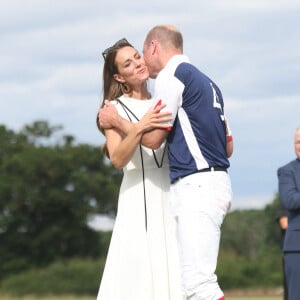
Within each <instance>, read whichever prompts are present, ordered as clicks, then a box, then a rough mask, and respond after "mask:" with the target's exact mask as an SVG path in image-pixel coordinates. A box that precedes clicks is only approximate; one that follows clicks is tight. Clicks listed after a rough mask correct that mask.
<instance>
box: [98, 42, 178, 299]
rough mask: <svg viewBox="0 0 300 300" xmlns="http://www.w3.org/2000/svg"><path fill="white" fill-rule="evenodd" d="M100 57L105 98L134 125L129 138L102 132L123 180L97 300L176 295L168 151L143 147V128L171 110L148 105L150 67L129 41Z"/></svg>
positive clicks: (158, 122)
mask: <svg viewBox="0 0 300 300" xmlns="http://www.w3.org/2000/svg"><path fill="white" fill-rule="evenodd" d="M103 57H104V59H105V64H104V69H103V90H104V93H103V94H104V95H103V99H108V100H110V101H113V102H112V103H114V104H115V105H116V108H117V110H118V112H119V114H120V115H121V116H123V117H124V118H127V119H128V120H130V121H131V122H132V123H133V125H132V126H131V128H130V131H129V132H128V134H127V135H126V136H124V134H123V133H121V132H120V131H118V130H116V129H115V128H111V129H105V131H104V134H105V137H106V145H105V147H106V152H107V155H108V157H109V158H110V160H111V162H112V164H113V165H114V166H115V167H116V168H122V169H123V180H122V184H121V187H120V194H119V200H118V211H117V216H116V220H115V225H114V229H113V234H112V238H111V242H110V246H109V251H108V255H107V260H106V264H105V268H104V272H103V275H102V279H101V284H100V288H99V292H98V297H97V300H179V299H180V300H181V299H182V296H181V283H180V266H179V258H178V249H177V241H176V229H175V220H174V219H173V216H172V215H171V211H170V206H169V205H170V203H169V187H170V184H169V175H168V174H169V170H168V161H167V149H166V148H165V145H163V146H162V147H161V148H159V149H157V150H155V151H154V150H151V149H149V148H146V147H144V146H141V145H140V140H141V138H142V136H143V134H145V133H146V132H147V131H149V130H151V129H153V128H157V127H161V128H166V127H167V125H164V124H162V123H161V122H162V121H166V120H170V115H169V114H167V113H161V114H160V116H161V118H157V113H158V112H159V110H160V109H161V108H162V107H163V106H158V107H157V108H154V107H153V106H154V105H153V101H152V100H151V96H150V94H149V92H148V90H147V79H148V77H149V73H148V69H147V66H146V65H145V62H144V60H143V58H142V57H141V56H140V54H139V53H138V51H137V50H136V49H135V48H134V47H133V46H132V45H131V44H129V43H128V41H127V40H125V39H122V40H120V41H118V42H117V43H116V44H115V45H114V46H112V47H110V48H108V49H106V50H105V51H104V52H103ZM103 105H105V104H103ZM144 115H145V116H144ZM143 116H144V117H143Z"/></svg>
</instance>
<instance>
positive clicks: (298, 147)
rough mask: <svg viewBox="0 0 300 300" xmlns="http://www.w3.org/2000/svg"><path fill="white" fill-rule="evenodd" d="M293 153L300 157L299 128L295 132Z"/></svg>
mask: <svg viewBox="0 0 300 300" xmlns="http://www.w3.org/2000/svg"><path fill="white" fill-rule="evenodd" d="M295 153H296V155H297V157H298V158H299V159H300V130H298V131H297V132H296V134H295Z"/></svg>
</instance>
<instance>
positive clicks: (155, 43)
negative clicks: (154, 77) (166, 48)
mask: <svg viewBox="0 0 300 300" xmlns="http://www.w3.org/2000/svg"><path fill="white" fill-rule="evenodd" d="M151 47H152V51H151V54H152V55H153V54H154V53H155V52H156V51H157V41H156V40H153V41H151Z"/></svg>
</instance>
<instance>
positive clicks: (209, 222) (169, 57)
mask: <svg viewBox="0 0 300 300" xmlns="http://www.w3.org/2000/svg"><path fill="white" fill-rule="evenodd" d="M182 51H183V41H182V35H181V33H180V32H179V31H178V30H177V29H176V28H174V27H173V26H156V27H154V28H153V29H152V30H150V32H149V33H148V35H147V37H146V40H145V42H144V48H143V54H144V59H145V62H146V64H147V66H148V69H149V72H150V77H152V78H156V81H155V89H154V90H155V95H154V96H155V98H156V100H159V99H161V100H162V102H163V103H165V104H167V107H166V108H165V110H166V111H170V110H171V111H172V116H174V120H173V122H172V123H171V124H170V127H172V129H171V131H170V132H169V133H167V132H166V131H163V130H155V131H154V132H153V133H152V136H151V138H152V139H153V140H152V143H153V144H152V147H153V148H155V147H157V146H158V145H159V144H160V143H161V142H162V141H163V140H164V139H165V138H166V137H167V141H168V149H169V150H168V155H169V164H170V180H171V183H172V184H171V197H172V198H171V201H172V208H173V212H174V215H175V216H176V220H177V224H178V238H179V250H180V256H181V266H182V280H183V288H184V291H185V293H186V295H187V297H188V299H205V300H217V299H225V298H224V294H223V292H222V290H221V289H220V287H219V285H218V282H217V276H216V274H215V270H216V265H217V256H218V252H219V243H220V235H221V224H222V222H223V220H224V217H225V215H226V213H227V212H228V210H229V208H230V203H231V199H232V190H231V182H230V178H229V175H228V173H227V169H228V168H229V161H228V158H227V157H229V156H230V155H231V153H232V138H231V135H229V133H228V132H226V131H228V130H227V126H226V119H225V115H224V103H223V98H222V94H221V91H220V90H219V88H218V87H217V86H216V84H215V83H214V82H213V81H212V80H210V79H209V78H208V77H207V76H206V75H205V74H203V73H202V72H200V71H199V70H198V69H197V68H196V67H194V66H193V65H192V64H191V63H190V62H189V60H188V58H187V57H186V56H184V55H183V54H182ZM155 134H156V135H155ZM148 135H149V136H150V134H148ZM145 139H146V137H145ZM227 140H228V142H227ZM156 142H157V144H155V143H156ZM148 145H149V144H148Z"/></svg>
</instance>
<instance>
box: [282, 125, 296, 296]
mask: <svg viewBox="0 0 300 300" xmlns="http://www.w3.org/2000/svg"><path fill="white" fill-rule="evenodd" d="M294 142H295V143H294V146H295V153H296V156H297V158H296V159H295V160H293V161H291V162H290V163H288V164H287V165H285V166H283V167H281V168H279V169H278V171H277V175H278V183H279V195H280V199H281V201H282V203H283V204H284V206H285V207H286V208H287V210H288V219H289V225H288V228H287V231H286V234H285V239H284V244H283V251H284V261H285V271H286V280H287V286H288V299H289V300H299V299H300V127H299V128H297V129H296V132H295V140H294Z"/></svg>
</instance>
